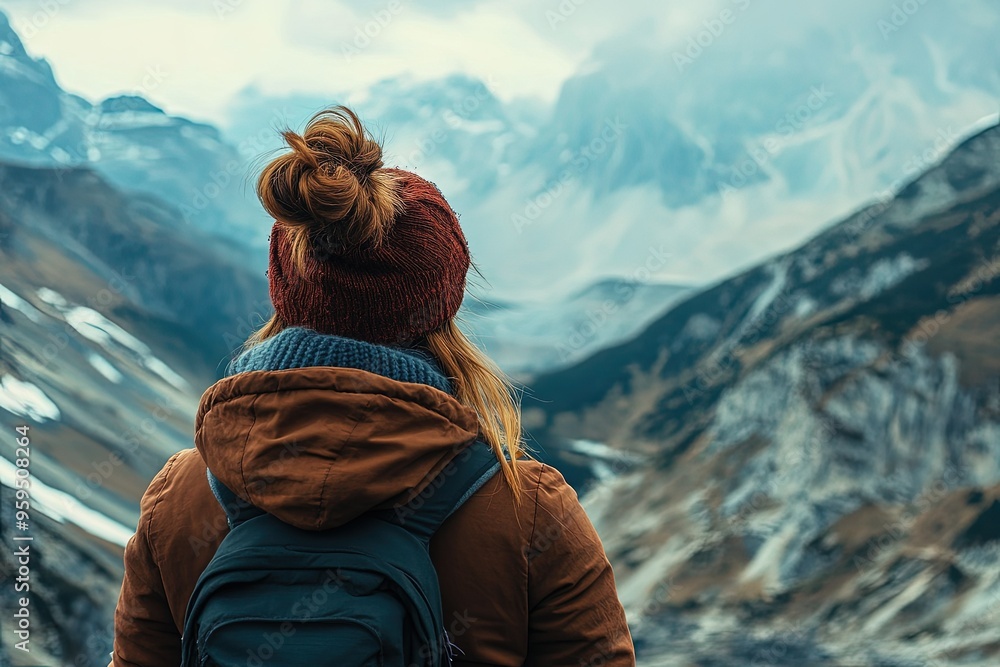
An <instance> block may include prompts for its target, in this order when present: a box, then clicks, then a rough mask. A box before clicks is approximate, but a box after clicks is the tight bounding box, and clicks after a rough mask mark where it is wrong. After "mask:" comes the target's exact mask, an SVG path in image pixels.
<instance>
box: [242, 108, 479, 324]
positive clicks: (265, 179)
mask: <svg viewBox="0 0 1000 667" xmlns="http://www.w3.org/2000/svg"><path fill="white" fill-rule="evenodd" d="M284 136H285V139H286V141H288V143H289V146H290V147H291V148H292V149H293V152H292V153H289V154H286V155H284V156H281V157H279V158H276V159H275V160H274V161H273V162H272V163H271V164H270V165H268V167H266V168H265V170H264V173H262V174H261V177H260V180H259V181H258V194H259V195H260V198H261V201H262V203H264V206H265V208H267V209H268V211H269V212H270V213H271V214H272V216H273V217H274V218H275V219H276V221H275V223H274V226H273V227H272V229H271V237H270V258H269V266H268V271H267V275H268V280H269V283H270V295H271V302H272V303H273V305H274V309H275V312H276V313H277V314H278V316H279V317H280V318H281V319H282V320H284V322H285V324H286V325H288V326H302V327H307V328H310V329H314V330H316V331H319V332H322V333H328V334H334V335H338V336H344V337H348V338H354V339H358V340H363V341H368V342H371V343H379V344H406V343H409V342H412V341H415V340H416V339H418V338H420V337H421V336H422V335H424V334H427V333H429V332H431V331H433V330H434V329H437V328H438V327H440V326H441V325H442V324H444V323H445V322H446V321H447V320H448V319H450V318H451V317H453V316H454V315H455V313H457V312H458V308H459V306H460V305H461V303H462V296H463V293H464V290H465V277H466V274H467V272H468V269H469V263H470V258H469V247H468V244H467V242H466V240H465V236H464V235H463V234H462V229H461V227H460V226H459V223H458V217H457V216H456V215H455V212H454V211H453V210H452V208H451V206H450V205H449V204H448V202H447V201H446V200H445V199H444V196H443V195H442V194H441V192H440V191H439V190H438V188H437V187H436V186H435V185H434V184H432V183H430V182H428V181H426V180H424V179H423V178H421V177H419V176H417V175H416V174H414V173H412V172H409V171H404V170H401V169H388V168H383V167H382V161H381V148H380V147H379V146H378V144H377V143H375V142H374V140H373V139H371V138H370V136H369V135H367V133H365V132H364V130H363V129H362V128H361V125H360V122H359V121H358V120H357V117H356V116H354V114H353V113H352V112H350V111H349V110H346V109H343V108H338V109H337V110H334V111H327V112H322V113H321V114H318V115H317V116H316V117H314V118H313V120H312V121H310V124H309V126H308V127H307V128H306V131H305V132H304V133H303V135H302V136H299V135H295V134H294V133H292V132H286V133H284ZM282 159H284V160H285V162H281V160H282ZM298 262H302V267H301V269H302V270H300V268H299V266H298V265H297V263H298Z"/></svg>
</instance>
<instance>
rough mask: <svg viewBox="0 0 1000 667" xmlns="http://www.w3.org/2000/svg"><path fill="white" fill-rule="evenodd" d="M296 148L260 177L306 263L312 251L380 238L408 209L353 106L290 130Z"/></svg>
mask: <svg viewBox="0 0 1000 667" xmlns="http://www.w3.org/2000/svg"><path fill="white" fill-rule="evenodd" d="M282 137H284V139H285V142H286V143H287V145H288V147H289V148H290V149H291V151H290V152H288V153H284V154H282V155H280V156H278V157H277V158H275V159H274V160H272V161H271V162H270V163H268V165H267V166H266V167H264V170H263V171H262V172H261V174H260V177H259V178H258V179H257V196H258V197H259V198H260V202H261V204H262V205H263V206H264V209H265V210H267V212H268V213H269V214H270V215H271V217H273V218H274V219H275V220H277V221H278V222H280V223H282V224H283V225H285V226H286V227H288V228H289V230H290V231H291V232H292V233H293V234H294V235H295V237H297V238H296V242H295V243H294V246H293V247H294V248H295V254H296V256H297V258H298V259H299V260H300V261H299V262H297V263H298V264H299V266H304V263H305V257H306V255H307V254H309V252H310V251H312V252H315V251H317V250H322V251H326V252H335V253H339V252H344V251H348V250H350V249H351V248H353V247H357V246H361V245H364V244H368V243H374V244H378V243H381V242H382V240H383V239H384V238H385V235H386V234H387V233H388V231H389V228H390V227H391V225H392V221H393V220H394V219H395V217H396V215H397V213H398V212H399V211H400V209H401V208H402V203H401V200H400V197H399V194H398V184H397V181H396V177H395V176H394V175H393V173H392V172H391V171H390V170H387V169H383V168H382V167H383V163H382V147H381V146H380V145H379V143H378V142H377V141H375V139H374V138H373V137H372V136H371V134H370V133H369V132H368V131H367V130H365V128H364V126H363V125H362V124H361V121H360V120H359V119H358V116H357V115H356V114H355V113H354V112H353V111H351V110H350V109H348V108H347V107H343V106H338V107H333V108H331V109H326V110H324V111H321V112H319V113H318V114H316V115H315V116H313V117H312V118H311V119H310V120H309V123H308V124H307V125H306V128H305V131H304V132H302V134H298V133H296V132H293V131H292V130H285V131H284V132H282Z"/></svg>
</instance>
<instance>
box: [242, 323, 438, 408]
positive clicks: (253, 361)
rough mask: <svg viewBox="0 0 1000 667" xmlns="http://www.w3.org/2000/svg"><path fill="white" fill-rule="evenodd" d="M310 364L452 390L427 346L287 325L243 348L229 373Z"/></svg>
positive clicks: (306, 365) (281, 368)
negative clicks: (377, 341)
mask: <svg viewBox="0 0 1000 667" xmlns="http://www.w3.org/2000/svg"><path fill="white" fill-rule="evenodd" d="M308 366H336V367H338V368H356V369H358V370H362V371H368V372H369V373H375V374H376V375H381V376H383V377H387V378H390V379H393V380H398V381H401V382H417V383H420V384H426V385H430V386H431V387H434V388H435V389H440V390H441V391H443V392H446V393H449V394H450V393H452V391H451V382H449V380H448V377H447V376H446V375H445V374H444V371H442V370H441V366H440V364H439V363H438V361H437V359H435V358H434V355H432V354H431V353H430V352H427V351H426V350H422V349H419V348H406V347H392V346H388V345H375V344H373V343H366V342H364V341H360V340H354V339H353V338H344V337H342V336H334V335H331V334H324V333H320V332H318V331H314V330H312V329H307V328H305V327H287V328H285V329H284V330H282V331H281V332H280V333H278V334H277V335H275V336H272V337H271V338H268V339H267V340H266V341H264V342H263V343H260V344H258V345H255V346H253V347H252V348H250V349H249V350H246V351H244V352H243V353H241V354H240V355H239V356H237V357H236V358H235V359H233V360H232V361H231V362H230V363H229V367H228V368H227V370H226V375H227V376H229V375H235V374H236V373H244V372H246V371H277V370H285V369H289V368H305V367H308Z"/></svg>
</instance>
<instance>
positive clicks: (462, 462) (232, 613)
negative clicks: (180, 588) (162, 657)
mask: <svg viewBox="0 0 1000 667" xmlns="http://www.w3.org/2000/svg"><path fill="white" fill-rule="evenodd" d="M499 469H500V463H499V462H498V461H497V458H496V455H495V454H494V453H493V450H492V449H491V448H490V447H489V446H488V445H486V444H485V443H483V442H482V441H477V442H476V443H475V444H473V445H471V446H470V447H468V448H467V449H466V450H464V451H463V452H462V453H461V454H459V455H458V456H457V457H456V458H455V459H454V460H453V461H452V462H451V463H450V464H449V465H448V466H446V467H445V469H444V470H443V471H442V472H441V473H440V474H439V475H438V476H437V477H436V478H435V479H434V481H432V482H431V484H430V485H429V486H428V488H427V489H426V490H425V491H424V492H422V493H421V494H419V495H418V496H417V497H415V498H414V499H413V500H412V501H411V502H410V503H409V504H407V505H403V506H401V507H398V508H395V509H389V510H381V511H373V512H369V513H367V514H364V515H362V516H360V517H358V518H356V519H354V520H353V521H351V522H350V523H347V524H345V525H343V526H339V527H337V528H334V529H331V530H326V531H310V530H302V529H299V528H295V527H293V526H291V525H289V524H286V523H284V522H282V521H279V520H278V519H276V518H274V517H273V516H271V515H269V514H266V513H264V512H263V511H261V510H259V509H258V508H256V507H253V506H250V505H248V504H247V503H246V502H244V501H242V500H240V499H239V498H238V497H237V496H236V495H235V494H234V493H233V492H232V491H231V490H230V489H228V488H226V487H225V486H224V485H223V484H222V483H221V482H219V480H218V479H217V478H216V477H215V476H214V475H213V474H212V473H211V471H209V472H208V477H209V484H210V485H211V487H212V490H213V492H214V493H215V496H216V498H217V499H218V501H219V503H220V504H221V505H222V507H223V509H225V511H226V516H227V519H228V521H229V527H230V531H229V533H228V534H227V535H226V537H225V538H224V539H223V541H222V543H221V544H220V545H219V548H218V550H217V551H216V553H215V555H214V556H213V558H212V560H211V562H210V563H209V564H208V566H207V567H206V568H205V571H204V572H203V573H202V575H201V577H200V578H199V579H198V583H197V584H196V586H195V588H194V592H193V593H192V595H191V599H190V601H189V602H188V607H187V612H186V615H185V621H184V634H183V638H182V659H181V660H182V661H181V666H182V667H196V666H198V667H203V666H205V667H207V666H214V667H236V666H237V665H239V666H240V667H263V666H264V665H273V666H275V667H293V666H296V665H303V666H309V667H327V666H329V667H362V666H373V667H374V666H376V665H378V666H380V667H382V666H385V667H411V666H413V667H423V666H427V667H437V666H438V665H449V664H451V660H452V657H453V655H454V654H453V652H452V651H453V648H454V646H453V645H452V643H451V640H450V638H449V637H448V634H447V632H446V630H445V626H444V618H443V612H442V608H441V591H440V589H439V585H438V578H437V572H436V571H435V569H434V565H433V564H432V563H431V559H430V553H429V551H428V545H429V543H430V539H431V537H432V536H433V535H434V532H435V531H436V530H437V529H438V527H439V526H440V525H441V524H442V523H443V522H444V520H445V519H447V518H448V517H449V516H450V515H451V514H452V513H453V512H454V511H455V510H457V509H458V508H459V507H461V505H462V504H463V503H464V502H465V501H466V500H468V498H469V497H470V496H471V495H472V494H473V493H475V492H476V491H477V490H478V489H479V488H481V487H482V486H483V484H485V483H486V482H487V481H488V480H489V479H490V478H491V477H492V476H493V475H494V474H496V472H497V471H498V470H499Z"/></svg>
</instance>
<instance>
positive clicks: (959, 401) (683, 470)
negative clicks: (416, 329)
mask: <svg viewBox="0 0 1000 667" xmlns="http://www.w3.org/2000/svg"><path fill="white" fill-rule="evenodd" d="M533 389H534V395H535V396H537V397H538V399H539V402H538V403H537V404H534V405H531V406H530V407H529V409H528V411H527V415H528V417H529V419H528V421H529V423H530V425H531V427H532V430H533V432H534V433H535V435H536V437H537V438H538V441H539V443H540V445H541V446H542V447H543V449H544V451H545V452H546V453H547V455H549V456H554V457H557V458H559V459H561V460H562V461H563V462H564V467H565V468H566V469H567V470H569V471H571V472H572V473H574V474H575V481H576V482H577V483H578V484H579V485H581V486H587V488H588V489H589V491H588V493H587V495H586V498H585V503H586V505H587V507H588V509H589V511H590V512H591V514H592V516H593V517H594V519H595V521H596V523H597V525H598V528H599V530H600V531H601V533H602V535H603V536H604V538H605V541H606V545H607V548H608V550H609V553H610V556H611V558H612V560H613V561H614V562H615V564H616V572H617V573H618V578H619V583H620V592H621V595H622V598H623V600H624V602H625V604H626V606H627V608H628V611H629V615H630V619H631V622H632V623H633V624H634V630H635V635H636V638H637V642H638V647H639V649H640V652H641V656H642V660H641V664H646V665H692V664H698V665H734V664H767V665H885V666H889V665H892V666H899V667H903V666H904V665H905V666H910V665H951V664H956V665H957V664H962V665H991V664H996V663H997V661H998V660H1000V640H998V639H997V637H998V635H997V633H996V628H997V624H998V623H1000V510H998V508H1000V127H993V128H990V129H988V130H986V131H984V132H982V133H980V134H978V135H977V136H974V137H972V138H970V139H969V140H967V141H965V142H964V143H963V144H961V145H960V146H959V147H958V148H956V149H955V150H954V152H952V153H951V154H950V155H949V156H947V158H946V159H945V160H944V161H943V162H942V163H941V164H939V165H938V166H935V167H934V168H932V169H931V170H929V171H928V172H927V173H925V174H923V175H922V176H921V177H919V178H918V179H916V180H915V181H913V182H912V183H910V184H909V185H908V186H907V187H905V188H904V189H903V190H902V191H901V192H899V193H898V195H897V196H896V197H895V198H894V199H891V200H885V201H879V202H876V203H874V204H872V205H871V206H869V207H867V208H865V209H863V210H861V211H858V212H857V213H856V214H854V215H852V216H851V217H849V218H848V219H846V220H844V221H842V222H839V223H838V224H836V225H833V226H832V227H830V228H828V229H827V230H826V231H824V232H823V233H821V234H820V235H818V236H817V237H815V238H814V239H812V240H811V241H809V242H808V243H806V244H805V245H804V246H802V247H801V248H799V249H797V250H795V251H793V252H790V253H787V254H784V255H781V256H778V257H775V258H773V259H772V260H770V261H768V262H766V263H764V264H761V265H760V266H757V267H755V268H753V269H751V270H749V271H746V272H744V273H742V274H740V275H738V276H736V277H734V278H732V279H729V280H726V281H723V282H721V283H719V284H717V285H715V286H714V287H711V288H709V289H707V290H705V291H702V292H700V293H698V294H696V295H694V296H692V297H690V298H687V299H686V300H684V301H682V302H681V303H679V304H678V305H677V306H675V307H674V308H673V309H672V310H670V311H669V312H668V313H667V314H666V315H665V316H663V317H661V318H660V319H658V320H657V321H656V322H654V323H653V324H651V325H650V326H649V327H648V328H646V329H645V330H644V331H643V332H642V333H641V334H640V335H638V336H637V337H636V338H634V339H632V340H631V341H629V342H627V343H624V344H621V345H618V346H615V347H612V348H609V349H606V350H603V351H601V352H598V353H597V354H595V355H593V356H592V357H590V358H589V359H587V360H585V361H583V362H581V363H580V364H577V365H576V366H573V367H571V368H568V369H565V370H562V371H559V372H555V373H552V374H547V375H544V376H541V377H539V378H538V379H537V380H536V381H535V382H534V384H533ZM595 476H596V477H598V478H602V479H603V480H604V481H600V482H597V483H594V482H593V479H594V477H595ZM588 479H590V480H591V481H590V482H589V483H588V481H587V480H588Z"/></svg>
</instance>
